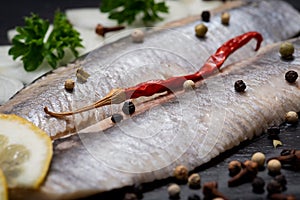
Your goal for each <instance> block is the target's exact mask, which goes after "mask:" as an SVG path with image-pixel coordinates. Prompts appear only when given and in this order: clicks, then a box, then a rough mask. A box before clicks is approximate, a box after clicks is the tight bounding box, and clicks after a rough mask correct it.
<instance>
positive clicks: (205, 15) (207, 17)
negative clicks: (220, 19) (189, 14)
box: [201, 10, 210, 22]
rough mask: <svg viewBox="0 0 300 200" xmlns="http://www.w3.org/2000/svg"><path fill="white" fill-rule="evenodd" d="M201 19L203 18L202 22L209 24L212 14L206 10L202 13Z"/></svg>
mask: <svg viewBox="0 0 300 200" xmlns="http://www.w3.org/2000/svg"><path fill="white" fill-rule="evenodd" d="M201 18H202V21H204V22H209V20H210V12H209V11H207V10H205V11H203V12H202V13H201Z"/></svg>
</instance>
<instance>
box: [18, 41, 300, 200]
mask: <svg viewBox="0 0 300 200" xmlns="http://www.w3.org/2000/svg"><path fill="white" fill-rule="evenodd" d="M292 42H293V43H294V45H295V49H300V38H298V39H294V40H292ZM279 45H280V44H274V45H270V46H267V47H265V48H264V49H262V51H261V52H260V53H259V54H258V55H257V56H255V57H254V58H250V59H248V60H245V61H243V62H239V63H236V64H233V65H230V66H228V67H227V68H225V69H223V70H222V71H221V73H219V74H218V75H215V76H213V77H210V78H208V79H206V80H205V81H204V83H202V84H201V85H200V86H199V87H198V88H197V89H196V90H195V91H191V92H186V93H183V94H180V95H178V96H177V97H176V98H172V99H171V100H169V101H166V100H164V98H162V99H158V100H157V102H158V103H157V105H156V106H154V105H152V106H153V107H152V109H150V110H145V112H143V113H141V114H138V115H136V116H133V117H132V118H130V119H127V120H125V121H123V122H121V123H120V124H118V125H117V126H113V127H112V128H109V129H105V130H103V131H97V130H99V129H100V126H103V124H105V123H109V122H108V121H106V122H104V123H102V124H101V123H100V125H99V126H98V127H97V128H96V129H95V131H94V132H91V131H87V132H85V131H84V130H83V131H81V132H80V133H79V134H78V135H72V136H71V137H69V138H64V139H58V140H56V141H55V143H54V157H53V161H52V165H51V170H50V173H49V175H48V177H47V179H46V182H45V183H44V184H43V186H42V187H41V189H40V190H39V191H35V192H31V193H29V194H27V197H28V198H31V199H36V198H38V199H72V198H79V197H84V196H88V195H91V194H94V193H97V192H102V191H108V190H111V189H114V188H120V187H122V186H126V185H132V184H139V183H144V182H150V181H153V180H156V179H163V178H167V177H169V176H171V175H172V173H173V169H174V168H175V167H176V166H177V165H179V164H183V165H186V166H187V167H188V168H189V169H193V168H194V167H197V166H199V165H201V164H203V163H205V162H207V161H209V160H210V159H211V158H213V157H215V156H217V155H218V154H220V153H221V152H223V151H225V150H227V149H230V148H232V147H233V146H236V145H238V144H239V143H240V142H242V141H244V140H246V139H251V138H252V137H254V136H255V135H259V134H260V133H262V132H263V131H264V130H266V128H267V127H269V126H270V125H279V124H280V123H282V122H283V120H284V115H285V113H286V112H287V111H289V110H295V111H299V110H300V101H299V99H300V85H299V80H298V81H297V83H296V84H289V83H287V82H286V81H285V79H284V74H285V72H286V71H288V70H296V71H299V70H300V52H299V51H297V52H296V54H295V59H294V60H293V61H290V62H286V61H282V60H281V59H280V56H279V55H278V49H279ZM237 79H243V80H244V81H245V82H246V84H247V90H246V92H245V93H243V94H240V93H237V92H235V91H234V87H233V83H234V82H235V81H236V80H237ZM145 104H146V105H147V104H153V103H152V102H147V103H145ZM154 104H155V103H154ZM144 106H145V105H141V106H140V107H138V109H143V107H144ZM191 110H193V112H191ZM162 123H163V124H162ZM149 125H151V126H152V127H151V128H149ZM141 129H143V130H144V132H143V133H141ZM157 129H159V130H157ZM129 130H130V131H129ZM153 131H154V132H155V134H153ZM149 133H150V134H151V133H152V135H151V137H147V134H149ZM18 194H22V193H18Z"/></svg>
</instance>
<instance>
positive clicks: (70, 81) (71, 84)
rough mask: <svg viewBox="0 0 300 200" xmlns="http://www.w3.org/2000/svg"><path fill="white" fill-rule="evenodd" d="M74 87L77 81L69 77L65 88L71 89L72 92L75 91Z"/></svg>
mask: <svg viewBox="0 0 300 200" xmlns="http://www.w3.org/2000/svg"><path fill="white" fill-rule="evenodd" d="M74 87H75V82H74V81H73V80H72V79H67V80H66V81H65V89H66V90H67V91H70V92H71V91H73V89H74Z"/></svg>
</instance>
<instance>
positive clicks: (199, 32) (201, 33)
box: [195, 24, 208, 38]
mask: <svg viewBox="0 0 300 200" xmlns="http://www.w3.org/2000/svg"><path fill="white" fill-rule="evenodd" d="M207 31H208V28H207V26H205V25H204V24H198V25H197V26H195V32H196V36H197V37H200V38H203V37H205V35H206V33H207Z"/></svg>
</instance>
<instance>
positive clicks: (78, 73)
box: [76, 67, 90, 83]
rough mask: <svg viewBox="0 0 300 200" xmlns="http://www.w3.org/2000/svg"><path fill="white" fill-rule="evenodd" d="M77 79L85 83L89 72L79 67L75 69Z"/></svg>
mask: <svg viewBox="0 0 300 200" xmlns="http://www.w3.org/2000/svg"><path fill="white" fill-rule="evenodd" d="M76 77H77V80H78V81H79V82H81V83H85V82H86V81H87V79H88V78H89V77H90V74H89V73H87V72H86V71H84V70H83V69H82V68H81V67H80V68H79V69H77V71H76Z"/></svg>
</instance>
